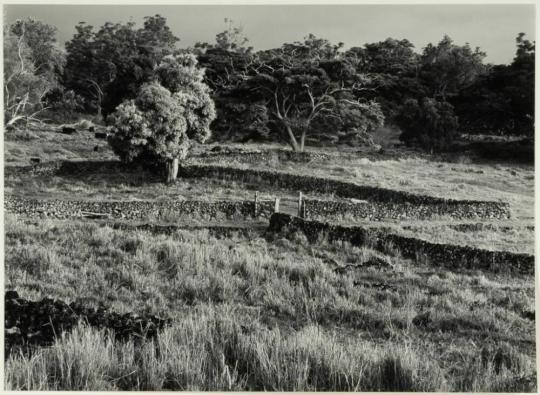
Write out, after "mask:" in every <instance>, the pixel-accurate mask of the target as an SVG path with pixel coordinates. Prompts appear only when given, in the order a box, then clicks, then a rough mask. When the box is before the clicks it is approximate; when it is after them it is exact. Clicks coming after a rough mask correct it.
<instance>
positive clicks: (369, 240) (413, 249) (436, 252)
mask: <svg viewBox="0 0 540 395" xmlns="http://www.w3.org/2000/svg"><path fill="white" fill-rule="evenodd" d="M268 229H269V230H270V231H272V232H285V233H290V232H296V231H301V232H302V233H304V234H305V235H306V237H307V239H308V240H309V241H310V242H311V243H315V242H318V241H320V240H321V239H327V240H330V241H334V240H344V241H349V242H350V243H351V244H353V245H357V246H362V245H368V246H370V247H372V248H375V249H377V250H379V251H383V252H384V251H385V250H386V248H387V247H388V246H389V245H391V246H393V247H395V248H397V250H399V251H400V253H401V255H402V256H403V257H404V258H407V259H413V260H415V261H422V262H426V261H427V262H429V263H430V264H435V265H440V266H445V267H450V268H467V269H483V270H489V271H494V272H514V273H521V274H534V255H529V254H518V253H513V252H508V251H489V250H484V249H480V248H474V247H470V246H460V245H454V244H439V243H432V242H429V241H426V240H422V239H418V238H413V237H406V236H401V235H397V234H394V233H390V232H389V231H388V230H381V229H377V228H367V227H358V226H355V227H345V226H339V225H332V224H329V223H324V222H319V221H306V220H303V219H301V218H298V217H293V216H290V215H287V214H282V213H276V214H274V215H272V217H271V218H270V225H269V228H268Z"/></svg>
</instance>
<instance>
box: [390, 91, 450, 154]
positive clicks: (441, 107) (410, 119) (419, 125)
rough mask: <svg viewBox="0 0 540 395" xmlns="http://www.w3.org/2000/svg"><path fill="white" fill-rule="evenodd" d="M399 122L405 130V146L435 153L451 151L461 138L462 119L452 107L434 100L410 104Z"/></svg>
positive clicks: (416, 101)
mask: <svg viewBox="0 0 540 395" xmlns="http://www.w3.org/2000/svg"><path fill="white" fill-rule="evenodd" d="M396 122H397V124H398V125H399V127H400V128H401V129H402V130H403V133H402V135H401V136H400V139H401V140H402V141H403V142H405V143H406V144H407V145H412V146H419V147H421V148H424V149H428V150H432V151H444V150H446V149H449V148H450V146H451V143H452V141H453V140H454V139H455V137H456V136H457V130H458V119H457V117H456V116H455V115H454V109H453V107H452V105H451V104H450V103H448V102H442V101H438V100H435V99H433V98H427V97H426V98H423V99H422V100H420V101H418V100H416V99H408V100H406V101H405V103H404V105H403V107H402V108H401V111H400V113H399V115H398V116H397V117H396Z"/></svg>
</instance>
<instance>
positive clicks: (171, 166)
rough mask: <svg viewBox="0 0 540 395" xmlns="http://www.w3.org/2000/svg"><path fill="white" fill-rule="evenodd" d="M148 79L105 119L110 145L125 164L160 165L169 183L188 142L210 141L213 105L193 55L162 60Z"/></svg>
mask: <svg viewBox="0 0 540 395" xmlns="http://www.w3.org/2000/svg"><path fill="white" fill-rule="evenodd" d="M153 79H154V81H153V82H150V83H146V84H143V85H142V87H141V88H140V89H139V91H138V93H137V96H136V98H135V99H130V100H126V101H124V102H123V103H122V104H120V105H119V106H118V107H117V109H116V111H115V112H114V113H113V114H111V115H110V116H109V122H110V123H111V124H112V128H111V132H112V134H111V136H110V138H109V143H110V145H111V147H112V148H113V150H114V151H115V152H116V154H117V155H119V156H120V158H121V159H122V160H123V161H124V162H132V161H134V160H136V159H143V158H144V159H146V160H148V158H151V159H152V160H154V161H158V162H160V163H161V164H164V165H165V169H166V180H167V182H172V181H174V180H175V179H176V177H177V174H178V165H179V161H181V160H183V159H184V158H185V157H186V156H187V153H188V150H189V148H190V145H191V142H192V141H197V142H199V143H203V142H205V141H206V140H207V139H208V138H209V137H210V133H211V132H210V128H209V126H210V123H211V122H212V120H213V119H214V117H215V111H214V105H213V102H212V100H211V98H210V95H209V94H208V87H207V86H206V85H205V84H204V82H203V71H202V70H201V69H199V68H198V67H197V59H196V57H195V56H194V55H190V54H180V55H175V56H173V55H169V56H166V57H165V58H163V60H162V62H161V63H160V64H159V66H158V67H157V69H156V71H155V74H154V76H153Z"/></svg>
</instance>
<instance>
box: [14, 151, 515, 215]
mask: <svg viewBox="0 0 540 395" xmlns="http://www.w3.org/2000/svg"><path fill="white" fill-rule="evenodd" d="M120 169H121V170H123V171H126V170H129V171H135V170H134V167H133V166H126V165H123V164H121V163H120V162H117V161H108V162H69V161H65V162H62V161H59V162H50V163H43V164H37V165H34V166H25V167H18V168H10V167H6V168H5V174H6V176H9V174H11V173H12V172H15V171H25V172H31V173H32V174H36V175H45V174H60V175H62V174H73V173H83V174H84V173H90V172H114V171H118V170H120ZM179 176H180V177H188V178H189V177H193V178H201V177H202V178H204V177H207V178H217V179H224V180H234V181H238V182H248V183H254V184H265V185H268V186H273V187H278V188H284V189H289V190H292V191H302V192H305V193H309V192H313V193H328V194H333V195H335V196H339V197H342V198H353V199H358V200H365V201H366V202H365V203H348V202H337V201H321V200H319V201H317V200H307V201H306V216H307V217H308V218H332V217H337V218H339V217H353V218H363V219H364V218H365V219H371V220H378V219H383V218H392V219H430V218H434V217H439V216H441V217H451V218H453V219H474V218H483V219H507V218H510V205H509V204H508V203H505V202H498V201H476V200H455V199H445V198H440V197H435V196H427V195H418V194H414V193H410V192H407V191H401V190H393V189H388V188H381V187H376V186H370V185H360V184H356V183H352V182H346V181H341V180H337V179H333V178H324V177H314V176H307V175H299V174H292V173H287V172H281V171H273V170H259V169H244V168H237V167H229V166H218V165H201V164H190V165H185V166H182V167H181V168H180V171H179Z"/></svg>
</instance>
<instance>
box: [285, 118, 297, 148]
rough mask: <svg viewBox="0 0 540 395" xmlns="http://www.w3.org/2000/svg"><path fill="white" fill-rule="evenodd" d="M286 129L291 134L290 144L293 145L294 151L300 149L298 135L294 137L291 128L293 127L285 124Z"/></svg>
mask: <svg viewBox="0 0 540 395" xmlns="http://www.w3.org/2000/svg"><path fill="white" fill-rule="evenodd" d="M284 126H285V130H286V131H287V134H288V135H289V144H290V145H291V147H292V149H293V151H294V152H298V151H299V147H298V142H297V141H296V137H294V133H293V131H292V129H291V127H290V126H289V125H287V124H285V125H284Z"/></svg>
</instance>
